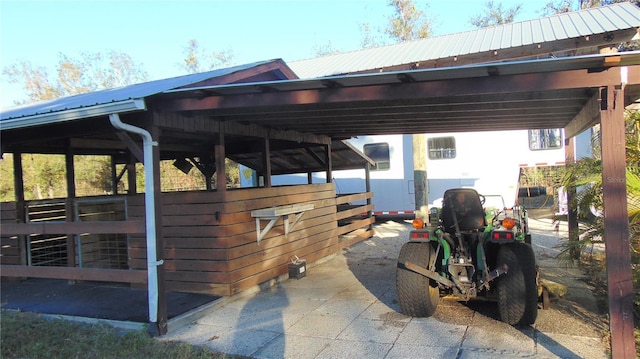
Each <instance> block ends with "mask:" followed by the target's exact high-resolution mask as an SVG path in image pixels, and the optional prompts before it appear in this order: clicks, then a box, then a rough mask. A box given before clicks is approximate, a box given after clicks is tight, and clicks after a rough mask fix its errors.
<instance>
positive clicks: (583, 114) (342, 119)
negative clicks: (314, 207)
mask: <svg viewBox="0 0 640 359" xmlns="http://www.w3.org/2000/svg"><path fill="white" fill-rule="evenodd" d="M269 66H271V65H269ZM284 69H285V70H286V68H284ZM638 98H640V52H626V53H617V54H606V55H590V56H580V57H568V58H560V59H546V60H531V61H516V62H510V63H499V64H482V65H469V66H460V67H449V68H439V69H427V70H408V71H398V72H388V73H381V74H368V75H351V76H335V77H328V78H323V79H313V80H299V79H286V80H284V79H282V80H275V81H274V80H270V81H257V82H248V83H236V84H223V85H210V86H199V87H191V88H183V89H171V90H167V91H163V92H161V93H158V94H155V95H153V96H152V97H150V98H147V99H136V98H131V99H129V100H128V101H130V102H131V103H137V104H136V106H139V108H137V109H135V108H134V109H131V108H128V109H126V110H125V111H124V112H118V111H117V110H113V112H109V111H107V113H102V114H100V115H97V117H89V116H94V115H95V114H94V113H90V110H91V108H83V109H79V110H75V111H76V113H78V112H79V113H81V114H80V115H79V117H75V118H74V117H65V116H59V117H57V118H58V119H59V122H57V123H53V124H52V123H48V122H47V121H43V122H41V123H39V122H38V121H40V119H39V117H37V116H30V117H25V118H13V119H6V117H4V114H3V119H2V133H1V135H2V144H3V151H4V152H5V153H6V152H13V153H20V150H24V151H25V152H28V151H29V150H32V151H35V150H39V151H40V152H45V153H47V152H46V151H45V150H46V149H48V151H49V152H56V151H62V152H61V153H67V152H68V151H69V148H70V147H69V146H68V145H62V146H61V147H58V148H56V147H55V146H53V142H49V143H48V146H47V141H44V140H43V139H46V138H47V136H49V137H51V134H52V132H50V131H51V129H52V128H56V129H57V131H55V133H57V134H60V133H61V132H60V131H63V133H64V134H65V136H66V137H65V136H61V137H64V138H66V140H65V141H61V142H59V143H61V144H64V143H69V140H70V139H71V138H76V139H78V141H79V139H83V140H84V142H82V143H85V145H86V144H88V143H94V144H95V146H94V150H97V149H98V148H103V147H104V146H105V145H106V144H107V142H105V141H99V140H98V139H101V138H102V136H104V131H106V129H107V128H109V127H108V126H107V124H108V122H107V121H108V119H107V118H108V117H111V118H112V119H113V120H115V121H117V120H118V118H117V117H121V118H122V120H123V121H124V122H125V123H126V124H129V125H136V126H140V127H142V128H146V129H148V131H149V133H150V135H151V138H152V140H153V141H158V139H159V140H160V141H159V144H160V151H158V148H157V146H154V147H153V149H152V151H151V154H152V155H153V160H154V161H156V160H158V159H159V158H160V155H161V154H162V153H163V152H162V149H163V147H164V146H163V144H164V143H165V142H163V137H162V136H167V138H168V139H169V142H167V144H166V145H165V146H166V147H164V148H168V149H176V151H179V149H180V146H178V145H179V143H178V142H179V141H178V142H175V143H172V142H171V141H175V140H177V139H180V138H187V139H188V141H187V144H191V145H192V144H193V143H194V139H209V140H211V139H213V141H212V142H210V144H211V146H213V147H214V149H215V151H214V155H215V161H216V165H218V166H224V164H223V161H222V159H223V158H224V154H225V153H226V154H227V156H229V157H232V156H233V154H234V153H238V154H241V153H243V154H244V155H245V156H246V155H247V154H248V153H258V154H259V156H264V154H265V153H269V144H270V143H271V139H273V137H270V136H272V135H273V136H282V137H289V138H295V140H294V141H289V142H293V143H298V144H299V146H296V145H291V143H289V146H288V147H289V149H291V150H295V149H296V148H297V149H302V152H306V153H307V154H308V153H311V152H313V150H311V149H310V147H312V146H309V143H310V142H316V143H320V144H321V145H322V146H321V147H323V148H324V150H325V152H324V153H325V156H326V157H324V158H325V160H326V161H324V163H325V164H326V167H325V168H324V169H323V170H326V171H328V172H330V171H331V170H332V168H333V167H332V166H331V162H332V161H331V159H332V158H335V157H333V156H332V155H331V153H332V152H331V149H332V144H335V143H336V141H339V140H341V139H347V138H350V137H352V136H357V135H366V134H403V133H437V132H443V131H447V132H452V131H483V130H494V129H498V128H499V129H504V130H510V129H535V128H564V129H565V134H566V136H567V138H568V139H569V140H570V138H571V137H573V136H575V135H576V134H578V133H580V132H581V131H583V130H585V129H587V128H589V127H591V126H593V125H595V124H597V123H600V125H601V131H602V159H603V161H602V163H603V173H602V176H603V183H604V204H605V236H606V242H607V246H606V254H607V272H608V273H607V275H608V286H609V300H610V319H611V324H610V326H611V334H612V348H613V356H614V357H617V356H618V355H620V357H629V356H630V354H632V353H634V350H635V349H634V339H633V322H632V320H630V319H629V318H632V317H633V314H632V311H633V302H632V300H633V288H632V281H631V266H630V252H629V227H628V221H627V218H628V213H627V208H626V202H625V200H624V199H625V198H626V180H625V147H624V146H625V131H624V118H623V111H624V108H625V106H628V105H630V104H632V103H634V102H637V99H638ZM140 103H142V104H143V105H142V106H140ZM84 113H87V115H82V114H84ZM85 116H87V117H85ZM89 120H90V121H93V125H92V126H90V127H91V131H88V129H87V128H83V126H82V124H83V123H88V122H87V121H89ZM29 121H31V122H30V123H29ZM25 123H28V124H29V125H26V126H23V125H20V124H25ZM97 124H101V126H102V127H99V131H97V132H98V133H96V131H95V127H96V125H97ZM47 126H56V127H47ZM159 127H162V128H163V132H162V135H160V136H159V131H158V128H159ZM123 128H124V127H123ZM203 129H204V130H203ZM48 131H49V133H47V132H48ZM110 131H111V132H110V133H111V135H114V134H115V133H117V132H118V131H114V130H110ZM202 131H205V132H206V135H202V133H201V132H202ZM239 131H240V132H242V133H243V134H245V135H246V134H247V133H250V134H253V136H255V137H257V138H259V139H258V140H257V139H256V138H252V139H250V140H248V141H246V142H243V141H242V137H237V135H238V134H239V133H240V132H239ZM169 134H171V135H169ZM191 134H196V135H197V136H195V137H194V136H191ZM72 135H73V137H71V136H72ZM92 137H96V138H93V139H92ZM121 137H122V138H124V141H125V142H134V143H135V144H131V143H129V148H130V149H134V150H135V148H139V144H138V143H137V142H138V141H135V140H132V138H131V137H128V136H121ZM481 138H482V134H481V133H480V132H479V134H478V139H479V140H478V143H479V146H481V145H484V144H482V139H481ZM54 142H55V141H54ZM115 142H117V141H114V142H113V143H115ZM56 143H57V142H56ZM275 143H280V142H278V141H276V142H275ZM281 145H282V144H281ZM186 147H189V146H186ZM87 148H88V147H87ZM116 148H117V149H118V150H123V149H125V146H123V145H122V143H120V144H119V145H118V146H116ZM254 148H256V149H255V150H254ZM500 150H505V151H508V150H509V149H497V150H496V151H497V152H496V158H492V159H479V160H483V161H487V162H488V169H489V170H491V166H490V163H491V161H499V152H500ZM146 151H147V150H146V149H145V150H142V152H146ZM58 153H60V152H58ZM313 153H314V155H313V156H312V158H316V159H317V158H322V155H321V154H320V153H321V152H318V153H316V152H313ZM176 154H181V155H183V154H184V153H178V152H176V153H173V157H172V158H176ZM569 155H570V154H569ZM139 156H143V154H142V153H140V154H139ZM316 162H317V161H316ZM263 163H264V164H265V166H264V167H262V168H261V169H260V170H261V171H263V173H264V174H265V187H264V188H263V189H262V190H264V189H267V188H269V187H268V182H269V180H268V178H269V175H268V173H269V171H270V170H269V167H270V165H268V163H269V161H264V162H263ZM362 163H366V161H363V162H362ZM362 163H360V164H362ZM218 168H220V167H218ZM152 176H153V180H154V181H158V179H157V172H154V173H153V174H152ZM327 178H331V176H330V175H328V176H327ZM220 183H224V181H220V180H219V181H218V184H220ZM311 186H312V187H311V188H312V190H318V187H313V186H321V187H322V186H325V185H311ZM256 190H260V189H256ZM274 190H276V191H277V190H278V188H277V187H275V188H274ZM306 191H308V190H304V191H302V192H306ZM322 191H323V192H328V193H329V194H328V197H335V189H332V188H324V187H323V188H322ZM232 192H233V191H228V190H226V189H225V188H224V186H219V187H218V188H217V191H214V192H210V193H213V194H216V195H221V194H224V193H232ZM331 193H333V194H331ZM297 195H300V194H299V193H298V194H297ZM156 196H157V197H158V198H159V194H157V193H156ZM244 196H249V197H244V199H241V200H247V198H251V197H252V195H251V194H250V193H248V194H245V195H244ZM276 196H277V195H276ZM281 196H283V198H287V199H290V198H292V197H291V194H290V193H288V194H286V193H285V194H281ZM287 196H289V197H287ZM186 198H187V202H186V203H183V205H181V208H187V206H188V205H189V204H193V202H192V201H191V200H192V199H195V198H196V196H194V195H193V194H187V197H186ZM229 198H231V197H229ZM309 198H310V197H309ZM324 200H328V198H325V199H324ZM220 201H221V202H225V201H226V200H225V198H224V195H223V197H222V198H221V199H220ZM276 202H278V201H277V200H276ZM138 203H140V202H138ZM281 203H282V204H284V203H286V202H281ZM333 205H334V206H335V202H333ZM265 207H267V206H265ZM166 208H167V200H166V199H163V206H157V207H156V208H155V209H156V211H155V212H154V211H153V209H151V212H147V219H149V216H155V217H156V218H158V217H161V215H162V214H164V213H163V211H165V210H166ZM147 209H148V210H149V208H147ZM216 216H219V214H218V213H216V212H215V211H213V213H212V214H211V217H212V218H216ZM244 216H245V217H243V221H246V220H247V219H248V217H247V216H248V214H246V213H245V215H244ZM3 217H5V216H4V213H3ZM127 223H128V225H131V226H133V227H135V228H134V229H132V230H131V232H130V233H143V232H145V230H144V229H142V227H141V226H140V223H139V221H138V222H137V223H136V221H129V222H127ZM367 223H368V222H367ZM147 225H148V224H147ZM43 228H44V227H39V228H37V230H41V229H43ZM98 228H99V227H95V230H96V231H97V232H99V233H100V232H102V233H104V232H105V231H108V230H106V229H104V228H103V229H98ZM146 228H147V231H148V230H149V229H150V227H148V226H147V227H146ZM1 229H2V234H3V237H5V236H7V235H9V234H16V235H24V234H27V233H35V232H33V231H34V227H29V224H8V223H7V222H5V221H4V218H3V223H2V227H1ZM88 229H89V228H87V227H83V230H88ZM156 229H157V230H158V233H162V230H163V227H162V226H159V225H158V224H157V223H156ZM254 230H255V227H254ZM12 231H13V232H12ZM165 235H166V234H165ZM253 235H255V233H254V234H253ZM254 238H255V237H254ZM153 240H154V241H155V244H156V245H157V246H158V247H159V248H162V247H163V241H162V235H158V236H156V237H155V238H154V239H153ZM3 243H5V242H3ZM328 247H329V246H328ZM334 248H335V247H334ZM3 250H4V248H3ZM333 250H335V249H333ZM159 252H162V251H159ZM330 252H331V250H326V251H323V250H320V252H319V253H322V254H328V253H330ZM167 253H168V252H167V251H166V244H165V252H164V253H160V255H159V257H158V259H159V260H160V259H163V258H164V259H165V260H167V258H166V257H163V255H164V256H166V255H167ZM321 256H322V255H320V254H319V255H318V256H317V257H314V258H315V259H319V258H320V257H321ZM5 263H6V252H5V253H3V265H2V275H3V276H6V275H9V276H19V277H20V276H29V274H30V273H32V272H29V270H30V269H29V268H28V267H26V266H8V265H5ZM156 264H158V266H157V268H158V274H157V278H158V280H159V283H160V284H159V285H160V286H161V287H162V285H163V281H164V280H165V279H164V275H165V273H164V272H165V269H164V268H163V266H164V265H163V264H162V263H156ZM149 268H151V266H150V267H149ZM69 273H70V272H69ZM132 273H134V272H132ZM278 274H281V273H280V272H279V271H278V270H273V271H270V272H269V275H271V277H274V276H276V275H278ZM135 275H136V276H139V275H140V274H135ZM70 278H76V279H78V278H77V277H70ZM80 278H82V277H80ZM103 279H104V278H103ZM260 279H264V280H267V277H260ZM140 282H144V280H140ZM160 313H162V311H161V310H160ZM158 320H159V321H162V318H161V317H160V318H158ZM152 322H153V321H152ZM159 330H160V331H161V329H159ZM631 356H632V355H631Z"/></svg>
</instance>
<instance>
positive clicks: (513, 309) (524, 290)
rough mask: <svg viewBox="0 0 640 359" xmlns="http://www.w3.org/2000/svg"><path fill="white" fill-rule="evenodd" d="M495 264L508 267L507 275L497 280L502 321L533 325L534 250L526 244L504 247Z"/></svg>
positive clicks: (535, 297)
mask: <svg viewBox="0 0 640 359" xmlns="http://www.w3.org/2000/svg"><path fill="white" fill-rule="evenodd" d="M497 263H498V265H502V264H506V265H507V273H505V274H503V275H501V276H500V277H498V279H497V281H496V287H497V291H498V312H499V313H500V318H501V320H502V321H503V322H505V323H508V324H511V325H531V324H533V323H535V321H536V318H537V316H538V288H537V285H536V263H535V255H534V253H533V249H531V246H530V245H528V244H525V243H510V244H503V245H501V246H500V249H499V250H498V262H497Z"/></svg>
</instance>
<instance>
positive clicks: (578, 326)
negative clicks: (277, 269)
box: [2, 222, 607, 359]
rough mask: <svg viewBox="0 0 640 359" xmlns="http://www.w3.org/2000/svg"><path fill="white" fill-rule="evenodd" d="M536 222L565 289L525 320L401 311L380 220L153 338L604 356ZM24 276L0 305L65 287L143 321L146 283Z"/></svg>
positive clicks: (351, 352)
mask: <svg viewBox="0 0 640 359" xmlns="http://www.w3.org/2000/svg"><path fill="white" fill-rule="evenodd" d="M535 225H536V226H537V227H536V228H537V229H536V231H538V232H539V233H538V232H536V233H534V238H533V242H534V250H536V254H537V255H539V253H542V257H543V260H542V261H540V262H541V263H539V264H541V271H542V273H543V275H548V276H550V277H551V276H557V277H559V278H561V279H562V281H563V283H565V282H566V283H567V285H568V288H569V293H568V294H567V298H558V299H556V300H555V301H554V302H553V307H552V309H551V310H547V311H542V310H540V312H539V315H538V320H537V322H536V324H535V325H533V326H530V327H525V328H515V327H512V326H509V325H506V324H504V323H502V322H500V321H499V319H498V318H499V317H498V313H497V306H496V304H495V303H493V302H486V301H469V302H467V303H464V302H458V301H455V300H448V299H442V300H441V301H440V304H439V305H438V309H437V310H436V313H435V314H434V315H433V316H432V317H430V318H412V317H407V316H405V315H403V314H402V313H400V308H399V305H398V301H397V294H396V290H395V271H396V259H397V256H398V253H399V251H400V247H401V246H402V244H404V243H405V242H406V241H407V240H408V231H409V229H410V225H409V224H408V223H396V222H386V223H378V224H376V227H375V229H376V235H375V236H374V237H373V238H371V239H369V240H367V241H364V242H361V243H359V244H357V245H354V246H352V247H351V248H348V249H345V250H344V251H342V253H339V254H337V255H335V256H332V257H330V258H328V259H326V260H324V261H322V263H312V264H309V265H308V268H307V276H306V277H304V278H302V279H299V280H293V279H291V280H284V281H280V282H278V281H274V282H273V283H274V284H275V285H274V286H272V287H268V288H263V289H262V290H258V289H256V290H251V291H247V292H245V293H242V294H241V295H238V296H236V297H231V298H224V299H220V300H218V301H214V302H213V303H214V304H213V305H211V302H209V304H205V306H208V307H207V311H202V312H200V314H199V315H200V316H199V317H198V316H196V315H194V316H193V317H192V318H193V319H192V320H190V321H188V319H184V320H183V322H184V326H182V327H180V326H177V325H175V326H172V325H170V327H169V333H168V334H167V335H165V336H163V337H161V338H159V340H161V341H181V342H185V343H191V344H195V345H204V346H207V347H209V348H211V349H213V350H216V351H219V352H223V353H227V354H233V355H244V356H248V357H254V358H345V357H357V358H425V357H426V358H487V359H488V358H496V357H504V358H523V357H526V358H606V357H607V343H606V341H605V340H603V337H605V335H603V334H602V333H603V331H604V332H606V330H607V327H606V325H604V324H603V322H602V320H600V317H599V314H598V313H597V312H595V311H597V306H596V305H595V304H594V303H595V301H594V298H593V296H592V293H591V292H590V290H589V288H588V287H587V286H586V284H585V283H584V281H581V280H580V276H582V275H583V274H582V273H581V272H580V271H579V270H576V269H575V268H566V267H563V266H562V265H560V264H559V263H558V262H557V260H555V258H554V250H555V249H554V246H555V245H556V244H557V243H558V241H561V240H562V239H558V237H554V235H553V233H551V232H549V230H548V229H545V228H544V227H545V226H551V223H542V224H540V223H537V224H535ZM540 233H542V234H543V235H540ZM554 238H555V244H554V242H553V241H554ZM536 243H537V244H536ZM26 282H27V285H28V286H29V285H30V286H31V287H22V288H17V287H16V288H13V290H7V289H8V288H9V287H7V286H5V283H3V286H2V302H3V308H4V307H5V306H6V305H14V306H17V305H16V304H15V303H21V304H20V305H19V306H18V308H20V309H23V310H29V309H31V310H34V311H41V312H42V311H44V310H48V309H51V308H55V309H56V311H62V312H73V314H78V313H79V310H78V309H79V308H82V307H83V305H82V304H81V303H79V302H77V301H75V300H74V299H70V300H68V301H66V303H64V300H63V301H62V303H60V302H61V301H60V299H62V298H66V297H65V295H74V296H79V297H80V296H81V297H83V298H85V299H88V300H90V301H93V303H92V304H97V305H94V306H93V307H95V308H97V309H101V310H108V311H109V312H110V313H111V315H113V314H115V313H117V312H120V311H123V310H126V309H132V308H137V307H138V306H141V307H142V308H143V309H142V310H139V309H136V311H138V312H140V313H142V317H140V318H137V319H140V320H143V321H145V319H146V317H145V315H146V291H140V293H139V294H136V296H139V297H136V296H133V295H132V294H130V293H131V292H117V291H115V292H113V293H120V294H119V297H116V298H115V299H114V297H110V299H108V297H107V296H106V292H105V291H103V290H102V289H96V288H85V287H83V286H79V285H73V286H71V287H69V288H63V289H64V290H62V289H60V288H55V287H52V288H48V292H47V293H48V294H46V295H41V294H38V293H42V292H41V291H40V292H38V291H34V289H35V287H37V286H38V283H35V282H29V281H26ZM65 283H66V281H63V284H65ZM69 286H70V285H69ZM64 287H67V285H64ZM127 290H129V288H127ZM65 293H67V294H65ZM171 298H172V299H171V301H172V302H171V303H170V305H169V307H170V308H171V311H172V312H173V311H176V308H183V309H186V308H187V307H188V306H189V305H187V304H189V303H190V305H193V303H195V302H192V301H191V300H193V299H194V298H189V300H187V298H184V297H180V296H176V297H171ZM199 299H201V300H203V302H205V303H206V300H209V301H210V300H212V298H211V297H201V298H199ZM55 302H57V304H54V303H55ZM11 303H13V304H11ZM100 303H104V304H105V305H104V306H102V304H100ZM107 304H108V305H107ZM121 306H122V307H121ZM121 308H122V309H121ZM51 310H52V309H51ZM189 313H193V312H189ZM176 315H178V316H180V315H183V314H176ZM185 318H189V317H185Z"/></svg>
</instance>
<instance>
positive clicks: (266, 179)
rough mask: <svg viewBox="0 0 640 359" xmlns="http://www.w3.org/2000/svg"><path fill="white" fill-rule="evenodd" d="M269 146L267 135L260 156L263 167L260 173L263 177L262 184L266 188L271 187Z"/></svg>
mask: <svg viewBox="0 0 640 359" xmlns="http://www.w3.org/2000/svg"><path fill="white" fill-rule="evenodd" d="M269 146H270V145H269V137H265V138H264V152H263V158H262V163H263V165H262V168H264V171H263V172H262V175H263V178H264V186H265V187H267V188H269V187H271V148H270V147H269Z"/></svg>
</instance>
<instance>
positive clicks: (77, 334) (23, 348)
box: [0, 310, 238, 359]
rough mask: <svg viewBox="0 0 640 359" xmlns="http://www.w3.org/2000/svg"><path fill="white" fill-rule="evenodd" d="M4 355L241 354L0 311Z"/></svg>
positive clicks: (216, 356)
mask: <svg viewBox="0 0 640 359" xmlns="http://www.w3.org/2000/svg"><path fill="white" fill-rule="evenodd" d="M0 333H1V339H0V348H1V350H0V357H2V358H7V359H8V358H64V359H68V358H87V359H89V358H101V359H102V358H145V359H146V358H176V359H181V358H184V359H191V358H194V359H200V358H202V359H204V358H207V359H209V358H213V359H222V358H238V357H234V356H230V355H228V354H221V353H215V352H212V351H211V350H209V349H207V348H205V347H198V346H193V345H189V344H184V343H177V342H161V341H158V340H155V339H154V338H152V337H150V336H149V334H147V333H146V332H145V331H123V330H119V329H116V328H113V327H111V326H108V325H106V324H96V325H92V324H84V323H75V322H69V321H64V320H54V319H45V318H43V317H41V316H39V315H37V314H33V313H25V312H14V311H6V310H3V311H2V312H1V313H0Z"/></svg>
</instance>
